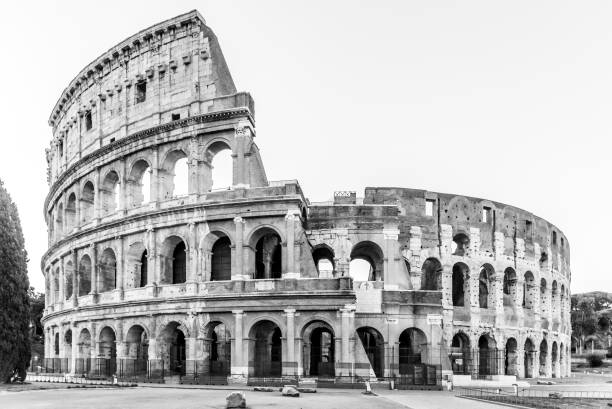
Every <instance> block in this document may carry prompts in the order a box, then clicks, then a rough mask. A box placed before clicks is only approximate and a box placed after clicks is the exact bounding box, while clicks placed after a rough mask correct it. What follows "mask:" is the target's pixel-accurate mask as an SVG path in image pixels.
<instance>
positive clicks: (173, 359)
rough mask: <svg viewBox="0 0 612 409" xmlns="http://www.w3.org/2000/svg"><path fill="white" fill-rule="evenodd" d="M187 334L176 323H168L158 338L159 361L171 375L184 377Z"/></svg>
mask: <svg viewBox="0 0 612 409" xmlns="http://www.w3.org/2000/svg"><path fill="white" fill-rule="evenodd" d="M187 335H188V334H185V332H184V331H183V326H182V325H181V324H180V323H179V322H177V321H170V322H168V323H167V324H166V325H165V326H163V327H162V330H161V332H160V334H159V337H158V340H157V341H158V343H159V350H160V354H161V359H162V360H163V362H164V368H168V370H169V371H170V372H171V373H174V374H178V375H185V361H186V360H187V348H186V343H185V338H186V336H187Z"/></svg>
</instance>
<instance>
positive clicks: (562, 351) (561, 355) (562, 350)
mask: <svg viewBox="0 0 612 409" xmlns="http://www.w3.org/2000/svg"><path fill="white" fill-rule="evenodd" d="M565 353H566V351H565V347H564V346H563V342H560V343H559V370H560V373H561V374H560V377H563V376H565V373H566V368H565Z"/></svg>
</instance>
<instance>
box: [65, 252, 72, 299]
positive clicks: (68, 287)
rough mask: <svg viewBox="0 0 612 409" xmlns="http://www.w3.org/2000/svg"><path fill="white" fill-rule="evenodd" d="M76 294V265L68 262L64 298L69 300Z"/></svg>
mask: <svg viewBox="0 0 612 409" xmlns="http://www.w3.org/2000/svg"><path fill="white" fill-rule="evenodd" d="M73 292H74V265H73V264H72V261H71V260H68V261H67V262H66V264H65V267H64V298H65V299H66V300H69V299H70V298H72V294H73Z"/></svg>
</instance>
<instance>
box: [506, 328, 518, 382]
mask: <svg viewBox="0 0 612 409" xmlns="http://www.w3.org/2000/svg"><path fill="white" fill-rule="evenodd" d="M517 349H518V344H517V342H516V339H515V338H512V337H510V338H508V340H507V341H506V350H505V359H504V368H505V370H504V373H505V374H506V375H515V376H518V353H517Z"/></svg>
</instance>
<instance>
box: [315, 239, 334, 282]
mask: <svg viewBox="0 0 612 409" xmlns="http://www.w3.org/2000/svg"><path fill="white" fill-rule="evenodd" d="M334 257H335V255H334V250H333V249H332V248H331V247H330V246H329V245H327V244H318V245H316V246H315V247H314V249H313V251H312V259H313V261H314V264H315V266H316V268H317V272H318V273H319V278H332V277H333V276H334V272H335V270H336V263H335V261H334Z"/></svg>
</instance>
